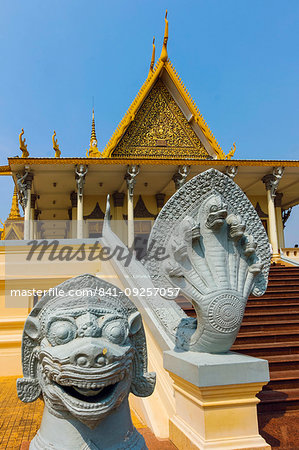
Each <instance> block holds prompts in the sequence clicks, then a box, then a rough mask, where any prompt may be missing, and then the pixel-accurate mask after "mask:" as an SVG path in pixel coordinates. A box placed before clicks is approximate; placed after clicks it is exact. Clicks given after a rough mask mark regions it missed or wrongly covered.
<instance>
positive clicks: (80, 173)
mask: <svg viewBox="0 0 299 450" xmlns="http://www.w3.org/2000/svg"><path fill="white" fill-rule="evenodd" d="M87 170H88V168H87V166H86V167H84V166H83V165H82V164H81V165H80V166H79V167H77V166H76V172H75V173H76V182H77V239H83V190H84V184H85V176H86V174H87Z"/></svg>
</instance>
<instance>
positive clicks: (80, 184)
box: [75, 164, 88, 197]
mask: <svg viewBox="0 0 299 450" xmlns="http://www.w3.org/2000/svg"><path fill="white" fill-rule="evenodd" d="M87 172H88V166H84V165H83V164H80V165H79V166H76V168H75V178H76V182H77V193H78V195H79V197H83V188H84V184H85V177H86V174H87Z"/></svg>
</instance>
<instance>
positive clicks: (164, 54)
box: [160, 9, 168, 62]
mask: <svg viewBox="0 0 299 450" xmlns="http://www.w3.org/2000/svg"><path fill="white" fill-rule="evenodd" d="M167 41H168V20H167V9H166V13H165V31H164V39H163V47H162V51H161V56H160V59H161V61H164V62H166V61H167V58H168V54H167Z"/></svg>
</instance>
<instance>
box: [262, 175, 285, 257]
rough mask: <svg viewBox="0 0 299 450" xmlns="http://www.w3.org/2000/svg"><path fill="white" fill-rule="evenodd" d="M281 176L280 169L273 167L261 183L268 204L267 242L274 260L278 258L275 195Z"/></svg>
mask: <svg viewBox="0 0 299 450" xmlns="http://www.w3.org/2000/svg"><path fill="white" fill-rule="evenodd" d="M282 175H283V168H282V167H275V168H274V169H273V173H272V174H269V175H265V176H264V177H263V182H264V183H265V186H266V190H267V203H268V216H269V230H268V231H269V240H270V243H271V245H272V251H273V255H272V258H273V259H274V260H278V259H279V257H280V252H279V247H278V235H277V224H276V214H275V204H274V199H275V194H276V191H277V188H278V183H279V181H280V179H281V177H282Z"/></svg>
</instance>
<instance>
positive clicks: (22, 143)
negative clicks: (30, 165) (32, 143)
mask: <svg viewBox="0 0 299 450" xmlns="http://www.w3.org/2000/svg"><path fill="white" fill-rule="evenodd" d="M23 134H24V128H22V131H21V133H20V134H19V142H20V150H21V152H22V158H28V156H29V152H28V150H27V144H25V142H26V139H25V138H24V139H23V138H22V136H23Z"/></svg>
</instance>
